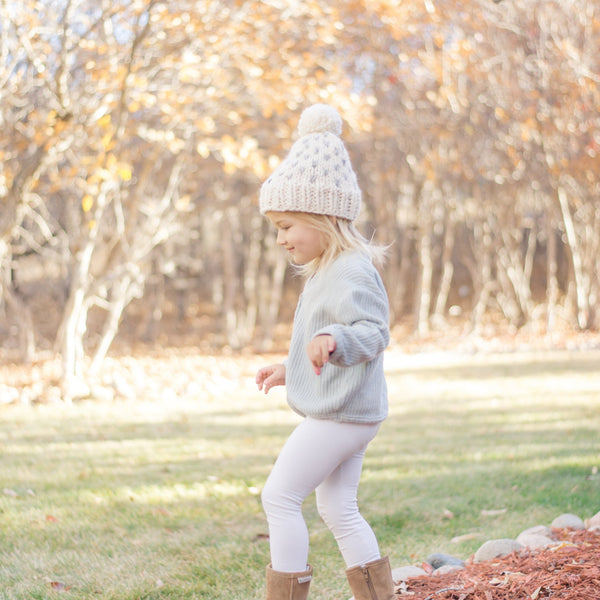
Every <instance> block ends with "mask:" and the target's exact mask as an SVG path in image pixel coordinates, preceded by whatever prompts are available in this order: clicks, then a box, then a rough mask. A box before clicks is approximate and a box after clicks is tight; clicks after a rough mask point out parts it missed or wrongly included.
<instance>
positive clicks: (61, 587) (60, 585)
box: [50, 581, 71, 592]
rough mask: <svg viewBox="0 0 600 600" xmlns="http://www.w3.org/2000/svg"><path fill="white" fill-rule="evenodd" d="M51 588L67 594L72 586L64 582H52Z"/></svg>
mask: <svg viewBox="0 0 600 600" xmlns="http://www.w3.org/2000/svg"><path fill="white" fill-rule="evenodd" d="M50 587H51V588H52V589H53V590H58V591H60V592H67V591H69V590H70V589H71V586H70V585H67V584H65V583H63V582H62V581H51V582H50Z"/></svg>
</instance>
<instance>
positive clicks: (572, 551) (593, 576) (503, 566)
mask: <svg viewBox="0 0 600 600" xmlns="http://www.w3.org/2000/svg"><path fill="white" fill-rule="evenodd" d="M554 534H555V536H554V537H556V539H558V540H563V542H561V543H559V544H558V545H556V546H552V547H550V548H546V549H543V550H540V551H535V552H528V551H526V552H513V553H512V554H509V555H508V556H505V557H503V558H497V559H494V560H490V561H486V562H483V563H474V562H472V560H471V561H469V562H467V564H466V566H465V568H464V569H462V570H460V571H454V572H452V573H446V574H445V575H439V576H436V575H431V576H422V577H415V578H411V579H409V580H408V581H407V582H406V584H405V585H404V586H402V589H400V590H398V596H397V598H398V600H544V599H546V598H552V599H558V598H560V599H561V600H599V599H600V531H598V530H596V531H587V530H581V531H574V530H558V531H556V530H555V531H554Z"/></svg>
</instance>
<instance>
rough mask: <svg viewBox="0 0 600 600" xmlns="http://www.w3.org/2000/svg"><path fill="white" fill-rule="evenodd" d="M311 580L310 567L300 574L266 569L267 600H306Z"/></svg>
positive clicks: (270, 568)
mask: <svg viewBox="0 0 600 600" xmlns="http://www.w3.org/2000/svg"><path fill="white" fill-rule="evenodd" d="M311 579H312V567H311V566H310V565H307V569H306V571H302V572H300V573H282V572H281V571H274V570H273V568H272V567H271V565H269V566H268V567H267V600H306V599H307V598H308V588H309V586H310V580H311Z"/></svg>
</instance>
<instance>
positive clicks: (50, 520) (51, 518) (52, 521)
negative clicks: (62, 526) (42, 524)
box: [46, 515, 58, 523]
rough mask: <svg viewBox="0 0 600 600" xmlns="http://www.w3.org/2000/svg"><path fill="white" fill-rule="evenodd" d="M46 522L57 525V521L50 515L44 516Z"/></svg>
mask: <svg viewBox="0 0 600 600" xmlns="http://www.w3.org/2000/svg"><path fill="white" fill-rule="evenodd" d="M46 521H48V522H49V523H58V519H57V518H56V517H54V516H52V515H46Z"/></svg>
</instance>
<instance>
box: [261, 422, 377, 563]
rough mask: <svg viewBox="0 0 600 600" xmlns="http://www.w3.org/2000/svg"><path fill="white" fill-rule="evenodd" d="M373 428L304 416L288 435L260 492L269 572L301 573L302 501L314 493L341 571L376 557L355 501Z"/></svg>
mask: <svg viewBox="0 0 600 600" xmlns="http://www.w3.org/2000/svg"><path fill="white" fill-rule="evenodd" d="M378 429H379V424H378V423H375V424H358V423H338V422H334V421H324V420H319V419H311V418H310V417H309V418H306V419H304V421H302V422H301V423H300V424H299V425H298V427H296V429H295V430H294V431H293V432H292V434H291V435H290V437H289V438H288V440H287V441H286V443H285V445H284V446H283V448H282V450H281V453H280V454H279V457H278V458H277V461H276V462H275V465H274V467H273V470H272V471H271V474H270V475H269V478H268V479H267V482H266V484H265V487H264V489H263V492H262V503H263V508H264V511H265V513H266V515H267V521H268V523H269V537H270V544H271V563H272V568H273V569H274V570H276V571H282V572H285V573H294V572H300V571H304V570H305V569H306V564H307V561H308V530H307V527H306V523H305V521H304V518H303V516H302V503H303V502H304V499H305V498H306V497H307V496H308V495H309V494H310V493H311V492H312V491H313V490H316V498H317V509H318V511H319V515H321V518H322V519H323V521H325V524H326V525H327V527H329V529H330V530H331V531H332V533H333V535H334V537H335V539H336V541H337V543H338V546H339V548H340V551H341V553H342V556H343V558H344V561H345V563H346V567H347V568H350V567H354V566H356V565H363V564H366V563H368V562H371V561H373V560H377V559H378V558H380V554H379V546H378V544H377V539H376V538H375V534H374V533H373V530H372V529H371V527H370V525H369V524H368V523H367V522H366V521H365V520H364V519H363V517H362V516H361V514H360V512H359V510H358V502H357V499H356V494H357V490H358V482H359V479H360V473H361V470H362V463H363V457H364V454H365V450H366V449H367V445H368V444H369V442H370V441H371V440H372V439H373V438H374V437H375V434H376V433H377V431H378Z"/></svg>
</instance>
